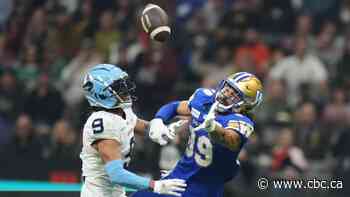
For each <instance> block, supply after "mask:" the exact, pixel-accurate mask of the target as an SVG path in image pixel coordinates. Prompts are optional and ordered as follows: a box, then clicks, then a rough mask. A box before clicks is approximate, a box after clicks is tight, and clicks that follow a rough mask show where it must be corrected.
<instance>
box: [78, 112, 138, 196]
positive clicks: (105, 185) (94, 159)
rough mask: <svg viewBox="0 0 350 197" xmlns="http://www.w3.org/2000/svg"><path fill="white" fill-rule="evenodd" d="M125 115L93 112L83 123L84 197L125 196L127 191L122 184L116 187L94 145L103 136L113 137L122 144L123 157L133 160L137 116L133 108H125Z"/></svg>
mask: <svg viewBox="0 0 350 197" xmlns="http://www.w3.org/2000/svg"><path fill="white" fill-rule="evenodd" d="M124 112H125V115H126V118H125V119H123V118H122V117H121V116H119V115H116V114H113V113H110V112H105V111H98V112H94V113H92V114H91V115H90V117H89V118H88V120H87V121H86V123H85V125H84V130H83V148H82V151H81V153H80V158H81V160H82V163H83V164H82V165H83V166H82V171H83V172H82V175H83V176H84V177H85V183H84V185H83V188H82V192H81V197H87V196H91V195H92V196H94V197H122V196H125V191H124V189H123V187H121V186H118V185H116V186H113V185H112V184H111V182H110V181H109V178H108V175H107V174H106V172H105V169H104V166H105V163H104V162H103V160H102V158H101V157H100V155H99V153H98V151H97V150H96V149H95V148H93V146H92V144H93V143H94V142H95V141H96V140H100V139H112V140H116V141H118V142H119V143H120V144H121V154H122V160H123V161H124V162H125V163H128V162H129V161H130V153H131V150H132V146H133V143H134V128H135V125H136V121H137V117H136V115H135V114H134V112H133V111H132V109H131V108H127V109H124Z"/></svg>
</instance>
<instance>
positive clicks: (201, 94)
mask: <svg viewBox="0 0 350 197" xmlns="http://www.w3.org/2000/svg"><path fill="white" fill-rule="evenodd" d="M262 96H263V94H262V83H261V82H260V80H259V79H258V78H257V77H256V76H254V75H253V74H251V73H247V72H239V73H236V74H233V75H231V76H229V77H228V78H227V79H226V80H223V81H222V82H221V83H220V85H219V87H218V88H217V90H214V89H204V88H199V89H197V90H196V91H195V92H194V94H193V95H192V96H191V97H190V99H189V100H185V101H174V102H171V103H169V104H166V105H164V106H163V107H161V108H160V110H159V111H158V112H157V114H156V116H155V119H154V120H153V121H154V122H157V124H158V127H159V128H161V127H163V126H164V123H168V122H169V121H170V120H171V119H172V118H173V117H174V116H176V115H185V116H191V117H192V118H191V120H190V123H189V131H190V132H191V135H190V138H189V140H188V146H187V149H186V151H185V154H184V155H183V156H182V158H181V160H180V161H179V162H178V163H177V165H176V167H175V168H174V169H173V170H172V171H171V172H170V174H169V175H168V176H166V177H165V178H164V180H166V179H173V178H178V179H183V180H186V183H187V188H186V191H184V192H181V193H182V196H183V197H199V196H200V197H222V196H223V191H224V183H225V182H227V181H230V180H231V179H232V178H233V177H234V176H235V175H236V174H237V172H238V169H239V162H238V160H237V158H238V154H239V152H240V150H241V149H242V147H243V145H244V144H245V143H246V142H247V140H248V138H249V136H250V135H251V134H252V133H253V131H254V122H253V120H252V118H251V115H250V113H251V112H252V110H253V109H254V108H256V107H257V106H258V105H259V104H260V103H261V101H262ZM214 103H215V104H214ZM212 106H214V107H212ZM209 111H210V112H214V113H210V114H208V113H209ZM154 129H155V130H153V132H157V130H156V126H154ZM160 196H166V195H158V194H152V193H150V192H147V191H138V192H136V193H134V194H133V195H132V197H160Z"/></svg>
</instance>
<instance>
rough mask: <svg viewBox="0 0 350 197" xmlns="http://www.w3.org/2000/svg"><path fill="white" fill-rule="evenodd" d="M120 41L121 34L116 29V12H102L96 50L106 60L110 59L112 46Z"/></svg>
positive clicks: (96, 38) (96, 37)
mask: <svg viewBox="0 0 350 197" xmlns="http://www.w3.org/2000/svg"><path fill="white" fill-rule="evenodd" d="M119 39H120V32H119V31H118V30H117V29H116V21H115V16H114V12H113V11H112V10H106V11H104V12H102V14H101V16H100V18H99V27H98V30H97V32H96V36H95V42H96V50H97V51H98V52H99V53H101V54H102V55H103V57H104V58H108V55H109V51H110V48H111V44H113V43H115V42H118V41H119Z"/></svg>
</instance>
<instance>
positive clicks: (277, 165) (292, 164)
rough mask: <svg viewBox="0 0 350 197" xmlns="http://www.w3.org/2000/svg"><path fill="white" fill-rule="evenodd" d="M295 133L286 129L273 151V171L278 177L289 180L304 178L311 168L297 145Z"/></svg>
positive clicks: (280, 135)
mask: <svg viewBox="0 0 350 197" xmlns="http://www.w3.org/2000/svg"><path fill="white" fill-rule="evenodd" d="M294 132H295V131H294V130H292V129H290V128H284V129H282V130H281V132H280V134H279V136H278V138H277V139H276V145H275V147H274V149H273V150H272V155H273V160H272V170H273V172H274V173H275V176H277V177H280V178H287V179H294V178H298V177H302V176H303V174H304V172H305V171H307V170H308V168H309V163H308V161H307V159H306V157H305V155H304V152H303V151H302V150H301V149H300V148H299V147H298V146H296V145H295V138H294V136H295V135H294V134H295V133H294Z"/></svg>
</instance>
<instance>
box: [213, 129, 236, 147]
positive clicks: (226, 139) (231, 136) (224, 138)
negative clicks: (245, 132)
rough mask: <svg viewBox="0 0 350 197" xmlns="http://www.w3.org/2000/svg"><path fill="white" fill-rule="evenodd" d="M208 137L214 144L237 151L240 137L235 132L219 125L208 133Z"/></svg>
mask: <svg viewBox="0 0 350 197" xmlns="http://www.w3.org/2000/svg"><path fill="white" fill-rule="evenodd" d="M209 136H210V138H211V139H212V140H213V141H214V142H216V143H219V144H221V145H224V146H225V147H227V148H229V149H230V150H237V148H238V147H239V145H240V143H241V141H240V136H239V135H238V134H237V133H236V132H235V131H232V130H231V129H225V128H223V127H221V126H219V125H216V127H215V130H214V131H213V132H210V133H209Z"/></svg>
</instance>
